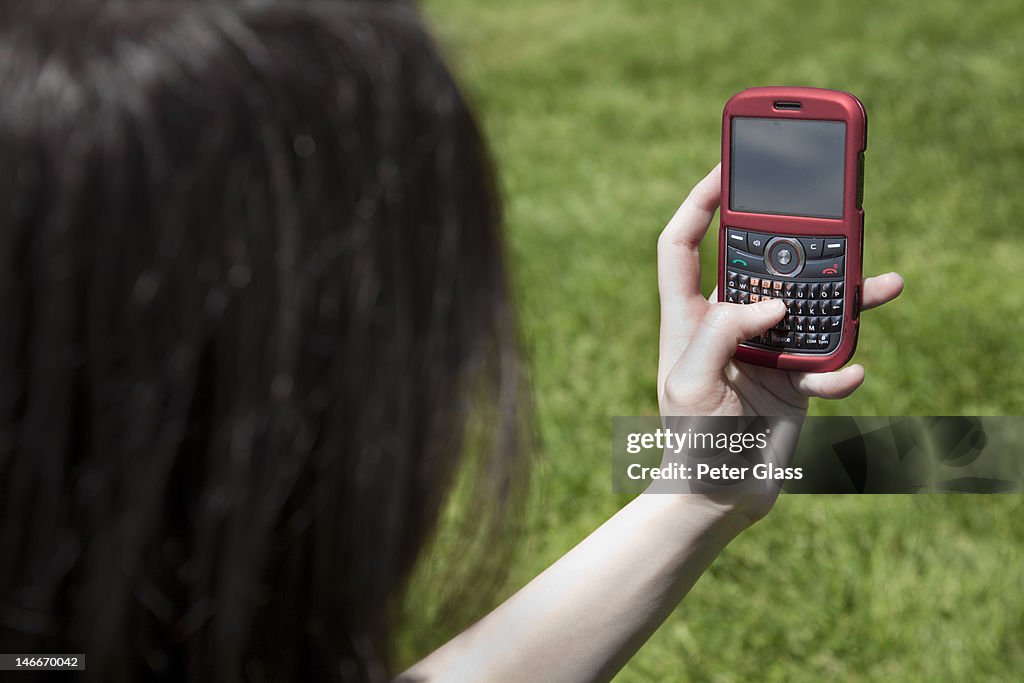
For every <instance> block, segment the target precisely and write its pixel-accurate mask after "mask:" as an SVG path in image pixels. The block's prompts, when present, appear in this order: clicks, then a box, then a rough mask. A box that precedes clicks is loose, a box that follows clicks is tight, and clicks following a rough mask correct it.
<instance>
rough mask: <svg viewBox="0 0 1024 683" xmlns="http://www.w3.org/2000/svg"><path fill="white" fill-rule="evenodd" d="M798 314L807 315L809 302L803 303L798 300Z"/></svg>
mask: <svg viewBox="0 0 1024 683" xmlns="http://www.w3.org/2000/svg"><path fill="white" fill-rule="evenodd" d="M796 314H797V315H807V302H806V301H801V300H800V299H797V302H796Z"/></svg>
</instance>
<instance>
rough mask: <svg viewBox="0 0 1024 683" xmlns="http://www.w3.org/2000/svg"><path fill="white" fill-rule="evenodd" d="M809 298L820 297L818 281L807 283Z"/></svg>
mask: <svg viewBox="0 0 1024 683" xmlns="http://www.w3.org/2000/svg"><path fill="white" fill-rule="evenodd" d="M807 298H808V299H817V298H818V283H817V282H812V283H810V284H809V285H807Z"/></svg>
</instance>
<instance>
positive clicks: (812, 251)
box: [800, 237, 825, 259]
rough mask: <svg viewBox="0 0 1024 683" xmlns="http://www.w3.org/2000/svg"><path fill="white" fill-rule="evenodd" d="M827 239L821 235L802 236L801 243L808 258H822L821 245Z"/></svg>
mask: <svg viewBox="0 0 1024 683" xmlns="http://www.w3.org/2000/svg"><path fill="white" fill-rule="evenodd" d="M824 241H825V240H823V239H821V238H820V237H801V238H800V244H802V245H803V247H804V253H805V254H807V258H808V259H816V258H821V245H822V242H824Z"/></svg>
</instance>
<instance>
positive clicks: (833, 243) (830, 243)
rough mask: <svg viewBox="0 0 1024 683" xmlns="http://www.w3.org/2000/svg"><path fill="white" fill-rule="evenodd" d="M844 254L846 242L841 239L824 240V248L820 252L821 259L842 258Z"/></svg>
mask: <svg viewBox="0 0 1024 683" xmlns="http://www.w3.org/2000/svg"><path fill="white" fill-rule="evenodd" d="M845 253H846V240H845V239H844V238H842V237H830V238H828V239H826V240H825V244H824V248H823V249H822V250H821V257H822V258H828V257H829V256H842V255H843V254H845Z"/></svg>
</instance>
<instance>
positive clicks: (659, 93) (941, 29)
mask: <svg viewBox="0 0 1024 683" xmlns="http://www.w3.org/2000/svg"><path fill="white" fill-rule="evenodd" d="M425 10H426V12H427V14H428V15H429V17H430V19H431V21H432V23H433V25H434V27H435V29H436V31H437V33H438V34H439V36H440V37H441V40H442V42H443V43H444V44H445V45H446V47H447V48H448V49H449V52H450V54H451V56H452V59H453V62H454V64H455V65H456V68H457V70H458V71H459V73H460V75H461V77H462V80H463V82H464V83H465V85H466V88H467V90H468V91H469V93H470V94H471V96H472V98H473V99H474V100H475V101H476V103H477V105H478V108H479V111H480V114H481V117H482V119H483V122H484V126H485V129H486V131H487V133H488V135H489V138H490V140H491V143H492V146H493V148H494V152H495V157H496V160H497V162H498V165H499V169H500V173H501V180H502V187H503V190H504V194H505V198H506V202H507V208H508V234H509V241H510V248H511V258H512V265H513V270H514V273H515V279H516V285H517V292H518V296H519V304H520V308H521V311H522V325H523V328H524V332H525V337H526V340H527V345H528V352H529V355H530V358H531V366H532V373H533V383H534V388H535V393H536V400H537V406H538V412H539V427H540V432H541V435H542V438H543V452H542V453H541V454H540V455H539V456H538V459H539V461H540V463H539V465H538V467H537V468H536V476H535V479H534V485H533V490H532V492H531V498H530V502H529V505H528V509H527V511H526V513H525V523H526V534H525V538H524V539H523V547H524V549H525V550H524V551H523V552H520V553H519V555H518V559H517V560H516V563H515V565H514V566H513V568H512V571H511V578H510V582H509V584H508V585H507V587H506V588H505V590H504V591H503V593H502V595H505V594H508V593H509V592H511V591H513V590H514V589H515V588H516V587H518V586H520V585H522V584H523V583H525V581H527V580H528V579H529V578H530V577H532V576H534V575H535V574H536V573H538V572H539V571H541V570H542V569H543V568H544V567H546V566H547V565H548V564H549V563H550V562H552V561H553V560H554V559H555V558H557V557H558V556H559V555H561V554H562V553H564V552H565V551H566V550H568V549H569V548H570V547H571V546H572V545H574V544H575V543H576V542H577V541H578V540H579V539H581V538H582V537H583V536H585V535H586V534H587V533H588V532H589V531H591V530H592V529H594V528H595V527H596V526H597V525H599V524H600V523H601V522H602V521H603V520H604V519H605V518H607V517H608V516H609V515H610V514H612V513H613V512H614V511H615V510H616V509H618V508H619V507H620V506H621V505H622V504H623V503H624V499H623V498H622V497H620V496H615V495H613V494H612V493H611V492H610V484H609V480H610V476H609V462H610V461H609V446H610V441H609V439H610V429H611V422H610V418H611V416H613V415H638V414H654V413H655V412H656V411H657V404H656V398H655V378H654V373H655V367H656V363H657V355H656V354H657V329H658V319H657V291H656V286H655V242H656V239H657V236H658V233H659V232H660V230H661V228H662V226H663V225H664V223H665V221H666V220H667V219H668V218H669V216H670V215H671V214H672V212H673V211H674V209H675V208H676V206H677V205H678V204H679V202H680V201H681V200H682V198H683V197H684V196H685V194H686V192H687V191H688V190H689V188H690V187H691V186H692V185H693V184H694V183H695V182H696V181H697V180H698V179H699V178H700V177H701V176H703V175H704V173H705V172H706V171H707V170H708V169H709V168H710V167H711V166H713V165H714V164H715V163H716V162H717V160H718V157H719V139H720V125H721V108H722V105H723V104H724V103H725V101H726V100H727V99H728V97H729V96H730V95H732V94H733V93H735V92H737V91H739V90H741V89H743V88H745V87H749V86H752V85H772V84H790V85H812V86H821V87H830V88H836V89H841V90H849V91H851V92H853V93H855V94H857V95H858V96H859V97H860V98H861V99H862V100H863V101H864V103H865V105H866V107H867V109H868V115H869V119H870V131H869V145H868V157H867V176H866V188H865V189H866V196H865V201H864V206H865V210H866V215H867V218H866V236H865V264H866V265H865V268H866V271H867V273H868V274H871V273H876V272H886V271H889V270H898V271H900V272H901V273H903V275H904V276H905V278H906V280H907V289H906V292H905V293H904V296H903V297H902V299H901V300H899V301H898V302H897V303H896V304H894V305H892V306H891V307H888V308H887V309H885V310H879V311H873V312H871V313H869V314H867V315H866V316H865V320H864V323H863V325H862V334H861V343H860V347H859V349H860V350H859V351H858V354H857V357H856V360H857V361H858V362H860V363H862V364H863V365H864V366H865V367H866V369H867V376H868V379H867V383H866V385H865V386H864V387H863V388H862V389H861V390H860V391H858V392H857V394H856V395H854V396H853V397H851V398H849V399H847V400H845V401H842V402H836V403H825V402H816V403H814V404H813V405H812V408H811V412H812V414H821V415H826V414H849V415H872V414H882V415H901V414H911V415H914V414H920V415H943V414H978V415H999V414H1003V415H1013V414H1021V413H1024V362H1022V360H1021V357H1022V355H1024V343H1022V341H1021V336H1020V335H1021V332H1022V329H1021V322H1020V321H1021V319H1022V317H1024V294H1022V289H1021V287H1020V285H1019V283H1018V281H1017V277H1019V275H1020V274H1021V273H1024V243H1022V240H1021V238H1020V235H1021V234H1022V232H1021V225H1020V220H1021V219H1020V217H1021V216H1022V215H1024V192H1022V191H1021V182H1022V178H1024V114H1022V112H1024V88H1022V87H1021V85H1020V76H1019V72H1020V69H1021V68H1022V67H1024V39H1022V36H1024V6H1022V5H1021V4H1020V3H1019V1H1017V0H1011V1H1006V2H978V3H971V4H969V5H965V4H964V3H962V2H961V1H959V0H956V1H953V0H936V1H935V2H931V3H896V2H889V3H877V4H874V5H872V6H870V7H865V6H863V4H862V3H852V2H850V3H818V2H810V1H809V0H808V1H805V2H781V1H776V2H764V3H725V2H689V3H684V2H678V1H677V0H663V1H660V2H643V3H640V2H628V1H626V0H618V1H610V0H609V1H603V2H592V1H588V2H583V1H579V2H563V1H553V0H541V1H538V0H519V1H518V2H513V3H496V2H492V3H485V2H471V1H470V0H429V1H428V2H427V3H426V7H425ZM711 237H712V238H713V237H714V231H712V233H711ZM703 260H704V265H705V269H706V273H705V278H704V284H705V289H706V291H710V289H711V287H712V286H713V272H712V271H713V268H712V266H713V264H714V262H715V243H714V242H713V241H712V240H711V239H709V240H708V241H707V242H706V248H705V249H704V254H703ZM1022 513H1024V501H1022V499H1021V498H1020V497H1018V496H1004V497H996V496H989V497H985V496H962V497H950V496H918V497H914V496H903V497H886V496H868V497H860V498H855V497H847V498H837V497H821V496H789V497H784V498H783V499H782V500H781V501H780V503H779V504H778V506H777V509H776V510H775V511H774V512H773V513H772V514H771V516H770V517H769V518H768V519H767V520H765V522H763V523H762V524H760V525H759V526H758V527H756V528H755V529H753V530H752V531H750V532H749V533H747V534H746V535H744V536H743V537H741V538H740V539H738V540H737V541H736V542H735V543H734V544H733V545H732V546H731V547H730V548H729V549H728V550H727V551H726V552H725V554H724V555H723V556H722V557H721V559H720V560H719V561H718V562H717V563H716V564H715V565H714V566H713V567H712V569H711V570H710V573H709V574H708V575H707V576H706V577H705V578H704V579H703V580H702V581H701V582H700V583H699V584H698V585H697V587H696V588H695V589H694V591H693V593H692V594H691V595H690V597H688V598H687V600H686V601H685V603H684V604H683V606H682V607H681V608H680V609H679V610H677V611H676V612H675V613H674V614H673V615H672V617H671V618H670V619H669V620H668V622H667V623H666V624H665V626H664V627H663V628H662V629H661V630H660V631H659V632H658V633H657V634H656V635H655V636H654V637H653V638H652V639H651V640H650V641H649V643H648V644H647V645H646V646H645V647H644V648H643V649H642V650H641V651H640V653H639V654H638V655H637V656H636V657H635V658H634V659H633V661H632V662H630V664H629V665H627V667H626V668H625V670H624V671H623V672H622V674H621V676H620V677H619V680H621V681H651V680H712V681H733V680H735V681H746V680H786V681H819V680H822V679H835V678H840V679H845V680H977V679H992V680H1010V679H1017V678H1019V672H1020V671H1021V670H1024V641H1022V634H1024V576H1022V575H1024V570H1022V568H1024V524H1021V521H1022V519H1024V514H1022ZM499 597H500V596H499ZM419 626H421V624H420V623H419V622H418V621H417V620H416V619H413V621H412V623H411V625H410V632H409V633H406V634H405V636H404V637H403V647H402V650H401V651H402V652H403V656H404V658H405V659H409V658H412V657H415V656H417V655H421V654H423V653H424V651H425V650H426V649H428V648H429V647H431V646H433V645H436V644H438V643H439V642H442V641H443V640H444V639H445V638H446V637H448V636H449V635H451V634H450V633H447V632H445V631H443V630H439V631H430V632H428V633H424V632H416V629H417V628H418V627H419Z"/></svg>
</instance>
